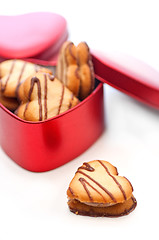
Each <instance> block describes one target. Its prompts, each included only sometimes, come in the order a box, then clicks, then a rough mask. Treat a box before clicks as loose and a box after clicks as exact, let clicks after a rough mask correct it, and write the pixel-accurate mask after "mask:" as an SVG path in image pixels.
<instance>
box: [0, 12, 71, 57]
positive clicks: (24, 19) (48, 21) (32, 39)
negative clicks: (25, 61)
mask: <svg viewBox="0 0 159 240" xmlns="http://www.w3.org/2000/svg"><path fill="white" fill-rule="evenodd" d="M0 31H1V37H0V56H1V57H3V58H28V57H35V56H36V58H41V59H47V60H48V59H49V58H50V57H51V56H53V55H54V54H56V53H57V52H58V50H59V48H60V47H61V45H62V43H63V42H64V41H65V40H66V39H67V36H68V32H67V24H66V20H65V19H64V18H63V17H62V16H60V15H58V14H55V13H49V12H36V13H28V14H24V15H17V16H0Z"/></svg>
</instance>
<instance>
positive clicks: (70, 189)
mask: <svg viewBox="0 0 159 240" xmlns="http://www.w3.org/2000/svg"><path fill="white" fill-rule="evenodd" d="M68 189H69V191H70V193H71V194H72V196H75V195H74V192H73V190H72V188H71V187H69V188H68Z"/></svg>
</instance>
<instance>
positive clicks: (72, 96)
mask: <svg viewBox="0 0 159 240" xmlns="http://www.w3.org/2000/svg"><path fill="white" fill-rule="evenodd" d="M73 98H74V95H73V93H72V95H71V99H70V104H69V105H68V109H71V108H72V101H73Z"/></svg>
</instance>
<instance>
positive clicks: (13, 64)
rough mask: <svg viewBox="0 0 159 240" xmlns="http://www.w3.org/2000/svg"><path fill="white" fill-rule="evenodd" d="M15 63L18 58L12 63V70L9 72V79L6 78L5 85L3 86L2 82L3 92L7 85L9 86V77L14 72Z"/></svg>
mask: <svg viewBox="0 0 159 240" xmlns="http://www.w3.org/2000/svg"><path fill="white" fill-rule="evenodd" d="M15 63H16V60H13V62H12V65H11V68H10V72H9V74H8V77H7V79H6V82H5V84H4V86H2V83H1V91H2V92H4V91H5V89H6V87H7V83H8V81H9V79H10V76H11V74H12V72H13V69H14V66H15Z"/></svg>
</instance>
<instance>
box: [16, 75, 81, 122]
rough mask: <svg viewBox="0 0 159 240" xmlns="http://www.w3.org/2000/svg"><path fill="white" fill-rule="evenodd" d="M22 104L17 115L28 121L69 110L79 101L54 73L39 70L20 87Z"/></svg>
mask: <svg viewBox="0 0 159 240" xmlns="http://www.w3.org/2000/svg"><path fill="white" fill-rule="evenodd" d="M17 95H18V96H19V98H20V101H21V104H20V106H19V107H18V109H17V110H16V114H17V116H19V117H20V118H22V119H24V120H27V121H42V120H46V119H48V118H51V117H54V116H56V115H58V114H60V113H63V112H65V111H66V110H69V109H70V108H72V107H74V106H75V105H77V104H78V103H79V100H78V99H77V98H76V97H75V96H74V95H73V93H72V92H71V91H70V90H69V89H67V88H66V87H65V86H64V85H63V84H62V83H61V82H60V81H59V80H58V79H57V78H55V77H54V76H53V75H50V74H47V73H44V72H38V73H36V74H34V75H31V76H30V77H28V78H27V79H26V80H25V81H24V82H23V83H22V84H21V85H20V86H19V88H18V90H17Z"/></svg>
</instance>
